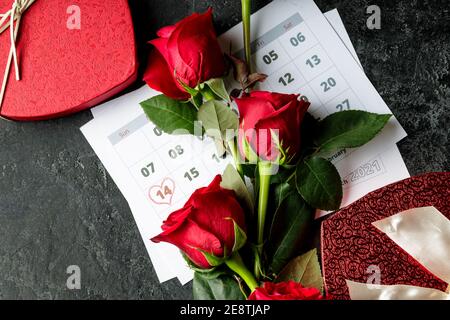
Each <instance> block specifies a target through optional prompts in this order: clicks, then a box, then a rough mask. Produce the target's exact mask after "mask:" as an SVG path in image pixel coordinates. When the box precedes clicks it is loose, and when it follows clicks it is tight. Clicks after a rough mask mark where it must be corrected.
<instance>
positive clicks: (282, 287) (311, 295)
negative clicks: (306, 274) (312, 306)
mask: <svg viewBox="0 0 450 320" xmlns="http://www.w3.org/2000/svg"><path fill="white" fill-rule="evenodd" d="M322 299H323V296H322V294H321V293H320V291H319V290H318V289H316V288H304V287H303V286H302V285H301V284H300V283H297V282H294V281H288V282H278V283H273V282H265V283H264V284H263V286H262V287H260V288H256V289H255V291H253V292H252V294H251V295H250V296H249V297H248V300H322Z"/></svg>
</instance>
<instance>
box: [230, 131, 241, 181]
mask: <svg viewBox="0 0 450 320" xmlns="http://www.w3.org/2000/svg"><path fill="white" fill-rule="evenodd" d="M228 146H229V147H230V151H231V155H232V156H233V160H234V165H235V166H236V170H237V172H238V173H239V175H240V176H241V178H242V181H244V171H243V170H242V165H241V157H240V155H239V150H238V148H239V146H238V142H237V137H234V138H233V139H230V140H229V141H228ZM244 182H245V181H244Z"/></svg>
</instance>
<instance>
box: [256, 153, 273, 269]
mask: <svg viewBox="0 0 450 320" xmlns="http://www.w3.org/2000/svg"><path fill="white" fill-rule="evenodd" d="M271 170H272V165H271V163H270V162H266V161H260V162H258V172H259V197H258V230H257V253H258V257H256V259H255V275H256V277H257V278H259V276H260V273H261V268H260V261H261V255H262V251H263V250H262V249H263V244H264V225H265V223H266V211H267V201H268V199H269V187H270V178H271V175H272V172H271Z"/></svg>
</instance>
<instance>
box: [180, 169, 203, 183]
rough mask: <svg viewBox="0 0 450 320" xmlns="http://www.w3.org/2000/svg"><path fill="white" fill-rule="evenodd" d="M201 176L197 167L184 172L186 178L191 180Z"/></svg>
mask: <svg viewBox="0 0 450 320" xmlns="http://www.w3.org/2000/svg"><path fill="white" fill-rule="evenodd" d="M199 176H200V173H199V172H198V170H197V169H196V168H195V167H194V168H191V169H190V170H189V171H186V172H185V173H184V177H185V178H186V179H188V180H189V181H192V180H194V179H196V178H198V177H199Z"/></svg>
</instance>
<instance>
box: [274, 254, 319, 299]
mask: <svg viewBox="0 0 450 320" xmlns="http://www.w3.org/2000/svg"><path fill="white" fill-rule="evenodd" d="M289 280H292V281H294V282H297V283H301V285H302V286H304V287H307V288H311V287H313V288H317V289H319V290H320V291H322V292H323V278H322V273H321V271H320V264H319V259H318V258H317V250H316V249H313V250H311V251H308V252H307V253H305V254H303V255H301V256H299V257H297V258H295V259H293V260H291V261H290V262H289V263H288V264H287V265H286V266H285V267H284V268H283V270H282V271H281V272H280V274H279V275H278V277H277V279H276V281H277V282H282V281H289Z"/></svg>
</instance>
